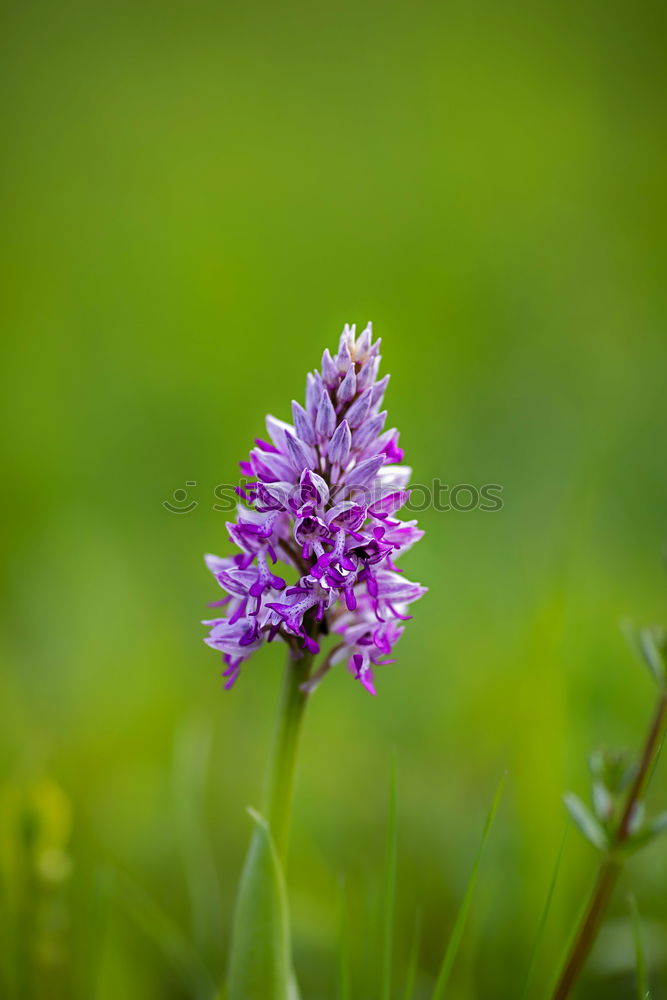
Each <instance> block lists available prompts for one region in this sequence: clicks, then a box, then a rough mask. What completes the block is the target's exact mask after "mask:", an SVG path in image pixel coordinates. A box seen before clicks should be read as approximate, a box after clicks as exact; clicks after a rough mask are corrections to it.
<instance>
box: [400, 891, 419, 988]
mask: <svg viewBox="0 0 667 1000" xmlns="http://www.w3.org/2000/svg"><path fill="white" fill-rule="evenodd" d="M421 936H422V911H421V910H417V916H416V917H415V929H414V933H413V935H412V947H411V949H410V959H409V961H408V974H407V977H406V980H405V994H404V1000H414V995H415V982H416V980H417V966H418V964H419V948H420V945H421Z"/></svg>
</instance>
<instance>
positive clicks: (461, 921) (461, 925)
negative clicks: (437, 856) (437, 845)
mask: <svg viewBox="0 0 667 1000" xmlns="http://www.w3.org/2000/svg"><path fill="white" fill-rule="evenodd" d="M506 779H507V772H505V774H504V775H503V776H502V778H501V779H500V783H499V785H498V788H497V789H496V794H495V795H494V797H493V802H492V803H491V808H490V810H489V814H488V816H487V818H486V823H485V824H484V831H483V833H482V839H481V841H480V844H479V847H478V849H477V856H476V858H475V863H474V864H473V867H472V871H471V873H470V878H469V879H468V885H467V886H466V891H465V894H464V896H463V901H462V903H461V906H460V909H459V912H458V914H457V917H456V921H455V923H454V927H453V929H452V933H451V935H450V938H449V941H448V943H447V948H446V950H445V954H444V957H443V960H442V965H441V966H440V972H439V974H438V979H437V982H436V984H435V989H434V990H433V996H432V1000H442V998H443V997H444V995H445V989H446V988H447V983H448V981H449V976H450V974H451V971H452V966H453V965H454V960H455V959H456V956H457V954H458V950H459V947H460V945H461V940H462V938H463V931H464V930H465V925H466V920H467V919H468V912H469V910H470V905H471V903H472V898H473V895H474V892H475V886H476V885H477V876H478V874H479V866H480V863H481V860H482V855H483V854H484V847H485V846H486V841H487V840H488V837H489V833H490V832H491V827H492V826H493V820H494V818H495V815H496V812H497V811H498V806H499V805H500V800H501V798H502V794H503V789H504V787H505V781H506Z"/></svg>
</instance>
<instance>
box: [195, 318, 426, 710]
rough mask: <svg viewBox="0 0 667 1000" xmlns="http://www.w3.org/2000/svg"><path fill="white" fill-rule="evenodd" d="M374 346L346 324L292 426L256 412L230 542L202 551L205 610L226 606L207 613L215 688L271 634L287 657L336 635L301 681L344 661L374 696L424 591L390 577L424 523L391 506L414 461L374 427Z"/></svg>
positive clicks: (380, 416)
mask: <svg viewBox="0 0 667 1000" xmlns="http://www.w3.org/2000/svg"><path fill="white" fill-rule="evenodd" d="M379 347H380V341H379V340H376V341H375V342H373V339H372V328H371V324H369V325H368V326H367V327H366V329H365V330H364V331H363V332H362V333H361V334H360V335H359V336H358V337H356V331H355V327H354V326H351V327H350V326H347V325H346V326H345V328H344V330H343V332H342V334H341V337H340V342H339V346H338V353H337V354H336V355H335V356H334V357H332V356H331V354H330V353H329V351H328V350H326V351H325V352H324V354H323V356H322V364H321V373H320V372H318V371H315V372H313V373H310V374H308V376H307V382H306V405H305V407H303V406H301V405H300V404H299V403H297V402H292V418H293V424H288V423H285V422H283V421H282V420H278V419H276V418H275V417H272V416H268V417H267V418H266V426H267V431H268V435H269V438H270V442H266V441H263V440H260V439H257V440H256V442H255V445H256V446H255V447H254V448H253V449H252V451H251V452H250V456H249V459H248V461H244V462H241V463H240V464H241V470H242V472H243V474H244V475H245V476H247V477H248V482H246V483H244V485H243V486H241V487H238V488H237V493H238V494H239V496H240V497H241V498H242V500H243V501H244V502H243V503H241V504H239V506H238V517H237V520H236V521H235V522H228V523H227V530H228V533H229V537H230V540H231V541H232V542H233V543H234V544H235V545H236V546H237V547H238V549H240V551H239V552H238V553H236V554H235V555H232V556H226V557H223V558H220V557H218V556H213V555H208V556H206V563H207V565H208V567H209V569H210V570H211V572H212V573H213V574H214V576H215V577H216V579H217V581H218V583H219V584H220V586H221V587H222V588H223V589H224V590H225V591H226V596H225V597H224V598H222V600H220V601H217V602H215V604H214V605H212V606H218V607H222V606H225V609H226V612H227V615H226V617H222V618H215V619H213V620H211V621H205V622H204V624H206V625H210V626H211V631H210V633H209V635H208V636H207V637H206V639H205V641H206V642H207V643H208V645H210V646H212V647H213V648H214V649H218V650H220V651H221V652H222V653H223V658H224V662H225V665H226V667H225V670H224V675H223V676H224V677H225V687H231V686H232V685H233V684H234V682H235V681H236V679H237V677H238V675H239V672H240V669H241V665H242V664H243V663H244V661H245V660H247V659H248V658H249V657H250V656H251V655H252V653H254V652H255V651H256V650H257V649H258V648H259V647H260V646H261V645H262V644H263V642H264V641H268V642H271V641H272V640H274V639H277V638H280V639H282V640H284V641H285V642H287V643H288V645H289V646H290V648H291V650H292V653H293V655H294V656H298V657H300V656H303V655H313V654H315V653H318V652H319V649H320V643H319V641H318V640H319V639H320V637H321V636H323V635H326V634H327V633H329V632H332V633H335V634H336V635H337V636H338V637H339V642H338V644H337V645H336V646H334V647H333V649H332V650H331V651H330V652H329V654H328V655H327V657H326V659H325V660H324V663H323V664H322V666H321V667H320V669H319V670H318V671H317V672H316V673H315V674H314V675H313V676H312V678H311V679H310V681H309V684H310V685H311V686H314V684H315V683H316V682H317V681H318V680H319V679H320V678H321V676H322V675H323V673H325V672H326V670H328V669H329V667H330V666H331V665H332V664H334V663H337V662H339V661H341V660H344V659H347V662H348V667H349V669H350V670H351V672H352V673H353V674H354V676H355V677H356V678H357V679H358V680H359V681H360V682H361V683H362V684H363V685H364V687H365V688H366V689H367V690H368V691H370V692H371V694H375V688H374V684H373V666H375V665H379V664H381V663H388V662H393V661H391V660H389V659H387V657H388V656H389V655H390V653H391V650H392V647H393V646H394V644H395V643H396V641H397V640H398V639H399V638H400V636H401V634H402V632H403V624H402V623H403V622H404V621H406V620H407V619H408V617H409V616H408V615H406V609H407V605H408V604H409V603H410V602H412V601H415V600H417V598H419V597H421V596H422V594H424V593H425V589H426V588H424V587H422V586H420V585H419V584H417V583H412V582H411V581H410V580H407V579H406V578H405V577H404V576H402V575H401V571H400V570H399V569H398V568H397V566H396V565H395V560H396V559H397V558H398V557H399V556H400V555H402V554H403V553H404V552H405V551H406V550H407V549H409V548H410V547H411V546H412V545H413V544H414V543H415V542H416V541H418V540H419V539H420V538H421V537H422V535H423V532H422V531H420V529H419V528H418V527H417V523H416V521H414V520H412V521H401V520H398V519H397V518H396V517H395V516H394V515H395V514H396V512H397V511H398V510H399V509H400V508H401V507H402V506H403V505H404V504H405V503H406V501H407V500H408V498H409V495H410V494H409V490H407V489H406V486H407V484H408V480H409V477H410V474H411V470H410V469H409V468H408V467H407V466H405V465H402V464H400V463H401V461H402V459H403V452H402V450H401V449H400V448H399V446H398V431H396V430H395V429H393V428H392V429H391V430H387V431H384V430H383V427H384V424H385V420H386V417H387V412H386V410H381V409H380V407H381V405H382V400H383V396H384V391H385V389H386V387H387V383H388V381H389V376H388V375H386V376H385V377H384V378H382V379H380V380H378V378H377V376H378V369H379V365H380V354H379ZM278 559H280V560H281V561H282V562H283V563H285V564H286V565H287V566H288V567H291V568H292V570H294V571H296V573H297V574H298V579H297V580H296V581H295V582H294V583H293V584H292V585H290V586H288V585H287V584H286V582H285V580H284V579H283V577H282V576H278V575H277V574H276V573H274V572H273V569H272V567H273V565H274V564H275V563H276V562H277V560H278Z"/></svg>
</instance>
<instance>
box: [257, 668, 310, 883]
mask: <svg viewBox="0 0 667 1000" xmlns="http://www.w3.org/2000/svg"><path fill="white" fill-rule="evenodd" d="M312 664H313V657H312V656H311V655H310V654H306V655H305V656H302V657H301V659H299V660H293V659H292V658H291V657H290V658H289V659H288V661H287V665H286V667H285V677H284V681H283V691H282V696H281V699H280V705H279V708H278V719H277V724H276V732H275V738H274V744H273V751H272V756H271V764H270V767H269V774H268V781H267V787H266V799H265V806H264V811H265V815H266V818H267V820H268V822H269V826H270V828H271V834H272V836H273V841H274V843H275V845H276V850H277V852H278V856H279V858H280V860H281V862H282V865H283V867H285V863H286V861H287V845H288V842H289V829H290V819H291V815H292V801H293V798H294V775H295V770H296V758H297V752H298V748H299V737H300V735H301V727H302V722H303V713H304V709H305V707H306V704H307V702H308V697H309V695H308V693H307V692H306V691H303V690H302V688H301V685H302V684H303V683H304V682H305V681H307V680H308V677H309V675H310V670H311V667H312Z"/></svg>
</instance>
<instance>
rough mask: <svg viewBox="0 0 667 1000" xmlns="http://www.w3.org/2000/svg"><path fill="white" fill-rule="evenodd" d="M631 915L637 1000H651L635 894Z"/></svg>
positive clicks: (632, 897) (632, 900) (630, 898)
mask: <svg viewBox="0 0 667 1000" xmlns="http://www.w3.org/2000/svg"><path fill="white" fill-rule="evenodd" d="M628 898H629V902H630V913H631V915H632V936H633V939H634V943H635V972H636V977H637V978H636V983H637V1000H651V993H650V991H649V988H648V976H647V973H646V953H645V952H644V944H643V942H642V929H641V920H640V917H639V909H638V907H637V899H636V897H635V894H634V893H630V896H629V897H628Z"/></svg>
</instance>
